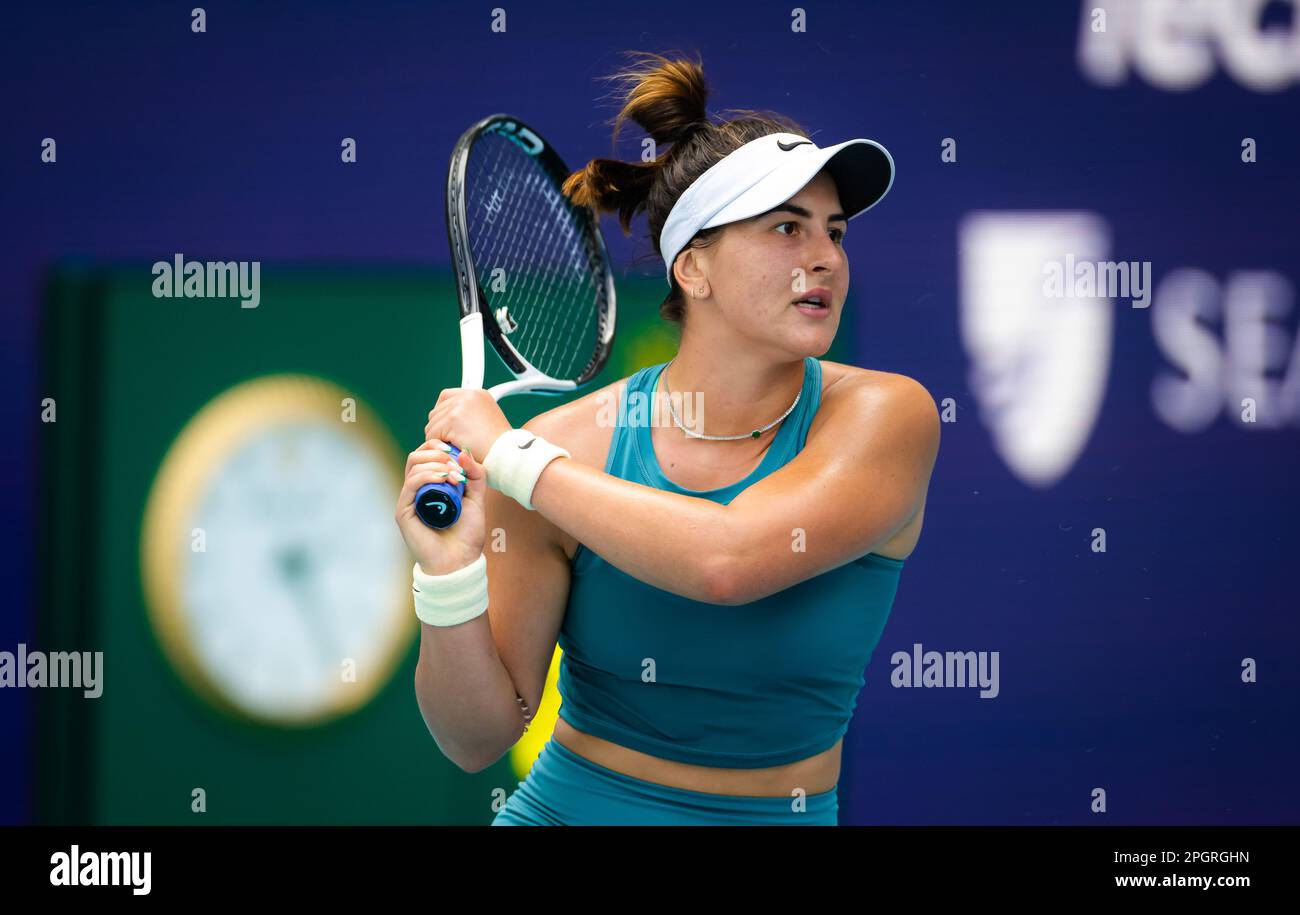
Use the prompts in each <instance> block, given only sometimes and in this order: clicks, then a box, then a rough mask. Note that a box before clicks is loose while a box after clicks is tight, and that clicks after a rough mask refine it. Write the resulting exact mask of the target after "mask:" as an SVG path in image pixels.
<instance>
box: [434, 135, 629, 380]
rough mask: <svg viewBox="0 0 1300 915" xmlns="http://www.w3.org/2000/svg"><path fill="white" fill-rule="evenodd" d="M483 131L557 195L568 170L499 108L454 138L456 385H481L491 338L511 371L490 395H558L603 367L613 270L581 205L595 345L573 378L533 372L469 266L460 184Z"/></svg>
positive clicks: (450, 184)
mask: <svg viewBox="0 0 1300 915" xmlns="http://www.w3.org/2000/svg"><path fill="white" fill-rule="evenodd" d="M489 131H491V132H499V133H504V134H506V135H507V136H508V137H509V138H510V139H511V140H513V141H514V142H515V143H517V144H518V145H519V146H520V147H521V148H523V149H524V150H525V151H527V152H528V153H529V154H530V155H533V156H535V157H537V160H538V163H539V164H540V165H541V166H542V167H543V169H545V170H546V172H547V174H548V175H549V176H550V178H551V179H552V183H553V185H554V187H555V192H556V193H557V194H558V193H560V190H559V185H560V184H561V183H562V182H563V181H564V179H565V178H567V177H568V175H569V174H570V173H569V170H568V167H567V166H566V165H565V164H564V160H563V159H561V158H560V155H559V153H557V152H556V151H555V150H554V149H552V148H551V146H550V145H549V144H547V143H546V141H545V140H543V139H542V137H541V134H539V133H538V132H537V131H535V130H533V129H532V128H531V127H529V126H528V125H527V124H525V123H524V122H523V121H521V120H520V119H518V118H516V117H514V116H513V115H509V114H504V113H498V114H492V115H488V116H487V117H485V118H483V119H482V120H480V121H477V122H476V123H474V124H473V125H472V126H470V128H469V129H468V130H466V131H465V132H464V133H463V134H462V135H461V137H460V139H459V140H457V141H456V146H455V148H454V149H453V150H452V155H451V167H450V168H448V170H447V191H446V197H445V204H446V216H447V240H448V243H449V245H450V246H451V262H452V269H453V270H454V271H455V274H456V296H457V299H458V301H459V303H460V312H461V317H460V345H461V387H465V388H482V387H483V377H484V371H485V368H486V366H485V365H484V358H483V351H484V345H483V344H484V341H486V342H488V343H491V345H492V348H493V349H494V350H495V351H496V353H497V355H498V356H500V357H501V361H502V362H504V363H505V366H506V368H507V369H508V370H509V371H510V373H511V374H512V375H514V376H515V378H514V379H513V380H511V381H503V382H501V383H500V384H496V385H493V386H492V387H491V388H489V389H488V393H489V394H491V395H492V398H493V399H494V400H500V399H501V398H502V397H505V396H507V395H510V394H554V395H559V394H564V393H567V392H569V391H573V390H576V389H578V388H580V387H582V386H583V385H585V384H587V383H588V382H589V381H591V380H592V379H593V378H595V377H596V375H597V374H598V373H599V372H600V370H601V369H602V368H603V367H604V365H605V362H606V360H607V359H608V358H609V353H610V350H611V349H612V348H613V345H614V325H615V292H614V272H613V269H612V267H611V265H610V261H609V252H608V250H607V249H606V247H605V239H604V237H603V236H602V235H601V232H600V222H599V218H598V217H597V215H596V214H595V213H593V212H591V211H590V210H587V212H586V214H585V215H584V216H582V217H581V218H585V219H589V220H590V225H589V229H590V231H586V232H583V237H584V238H585V239H586V241H587V243H588V244H589V245H590V246H591V250H589V251H588V256H589V257H594V259H595V260H596V262H597V263H599V264H601V265H602V270H601V273H602V274H603V278H602V281H603V283H604V287H605V288H604V293H605V301H606V303H607V305H606V307H605V308H604V309H602V310H601V311H600V312H599V313H598V314H597V321H598V326H597V329H596V348H595V350H594V351H593V353H592V355H591V358H590V360H589V361H588V363H587V366H586V368H584V370H583V372H582V374H581V375H580V376H579V377H578V378H577V379H557V378H552V377H550V376H549V375H546V374H544V373H543V372H541V371H539V370H538V369H537V368H535V367H534V366H533V365H532V364H531V363H529V362H528V360H527V359H525V358H524V357H523V355H522V354H520V352H519V350H518V349H516V348H515V346H514V344H512V343H511V342H510V340H509V339H508V338H507V336H506V334H505V333H504V332H503V331H502V329H501V325H500V323H499V322H498V321H497V318H496V315H495V314H493V313H492V311H491V310H490V309H485V308H484V307H483V305H484V302H486V301H487V296H486V295H485V294H484V293H483V289H482V287H480V286H479V284H478V278H477V275H476V274H475V271H474V258H473V252H472V251H471V249H470V243H469V220H468V216H467V214H466V212H465V205H466V204H465V193H464V187H465V175H466V169H467V167H468V162H469V152H470V149H471V148H472V147H473V145H474V141H475V140H476V139H477V138H478V137H479V135H480V134H483V133H486V132H489Z"/></svg>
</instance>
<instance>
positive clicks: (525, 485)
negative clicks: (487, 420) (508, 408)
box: [483, 429, 573, 511]
mask: <svg viewBox="0 0 1300 915" xmlns="http://www.w3.org/2000/svg"><path fill="white" fill-rule="evenodd" d="M558 457H573V455H571V454H569V452H567V451H565V450H564V449H563V448H561V447H559V446H558V445H552V444H551V443H550V442H548V441H547V440H546V439H544V438H542V437H541V436H540V435H538V434H537V433H536V432H529V431H528V430H527V429H511V430H510V431H508V432H503V433H501V435H499V436H497V440H496V441H495V442H493V443H492V447H491V449H489V450H488V453H487V456H486V457H485V458H483V467H484V468H485V469H486V470H487V484H488V485H489V486H491V487H492V488H493V489H495V490H497V491H498V492H501V493H504V494H505V495H507V496H509V497H510V498H512V499H514V500H515V501H516V502H518V503H519V504H520V505H522V506H523V507H524V508H526V509H528V510H529V511H535V510H536V509H534V508H533V502H532V498H533V487H535V486H536V485H537V478H538V477H540V476H541V475H542V471H543V470H545V469H546V465H547V464H549V463H551V461H553V460H555V459H556V458H558Z"/></svg>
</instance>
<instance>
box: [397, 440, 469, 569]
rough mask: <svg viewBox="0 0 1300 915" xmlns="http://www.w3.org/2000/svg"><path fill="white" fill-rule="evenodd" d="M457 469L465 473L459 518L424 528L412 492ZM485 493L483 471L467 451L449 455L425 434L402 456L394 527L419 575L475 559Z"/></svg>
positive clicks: (450, 477) (445, 479) (447, 479)
mask: <svg viewBox="0 0 1300 915" xmlns="http://www.w3.org/2000/svg"><path fill="white" fill-rule="evenodd" d="M458 461H459V463H458ZM457 471H461V472H463V473H464V475H465V477H466V480H465V493H464V496H463V497H462V499H461V506H460V517H459V518H457V519H456V523H455V524H453V525H451V526H450V527H444V528H432V527H429V526H428V525H427V524H425V523H424V522H423V521H421V520H420V518H419V516H418V515H416V513H415V494H416V493H417V492H419V490H420V487H421V486H423V485H424V484H426V483H456V482H459V475H457V473H456V472H457ZM486 497H487V471H486V470H485V469H484V468H483V465H482V464H480V463H479V462H478V461H477V460H476V459H475V458H474V456H473V455H472V454H470V453H469V452H466V451H462V452H461V453H460V454H459V455H458V456H457V458H452V456H451V454H450V453H449V452H448V451H447V443H446V442H443V441H441V440H439V439H431V440H430V441H427V442H425V443H424V444H423V445H421V446H420V447H419V448H417V449H416V450H415V451H412V452H411V453H410V454H409V455H407V458H406V480H405V481H404V482H403V484H402V491H401V493H400V494H399V495H398V497H397V514H396V519H397V527H398V529H399V530H400V531H401V532H402V539H403V540H405V541H406V547H407V549H409V550H410V551H411V553H412V555H414V556H415V559H416V561H417V562H418V563H419V564H420V569H421V570H422V571H423V572H424V574H426V575H446V574H448V573H449V572H454V571H456V570H457V569H461V568H464V567H465V566H467V565H469V564H470V563H472V562H474V561H476V560H477V559H478V557H479V555H480V554H481V553H482V552H483V543H484V540H485V539H486V523H487V516H486V514H485V513H484V504H485V501H486Z"/></svg>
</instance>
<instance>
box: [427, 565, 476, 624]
mask: <svg viewBox="0 0 1300 915" xmlns="http://www.w3.org/2000/svg"><path fill="white" fill-rule="evenodd" d="M411 594H412V596H413V597H414V598H415V615H416V616H418V617H419V618H420V619H421V620H423V621H424V622H426V623H428V624H429V625H430V626H459V625H460V624H461V623H464V622H467V621H468V620H472V619H473V618H474V617H476V616H479V615H480V614H482V613H483V612H484V611H485V610H487V605H488V588H487V556H486V555H484V554H483V553H479V554H478V559H476V560H474V561H473V562H471V563H470V564H469V565H467V566H464V567H463V568H460V569H456V570H455V571H454V572H448V573H447V574H446V575H426V574H424V572H423V571H422V570H421V569H420V564H419V563H418V562H417V563H416V564H415V565H414V566H412V567H411Z"/></svg>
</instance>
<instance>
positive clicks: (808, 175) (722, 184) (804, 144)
mask: <svg viewBox="0 0 1300 915" xmlns="http://www.w3.org/2000/svg"><path fill="white" fill-rule="evenodd" d="M823 168H826V169H827V170H828V171H830V173H831V177H832V178H833V179H834V180H835V186H836V188H837V189H838V190H839V195H840V205H841V209H842V210H843V212H844V215H845V217H846V218H848V219H852V218H853V217H854V216H857V215H859V214H861V213H865V212H866V211H867V210H869V209H871V208H872V207H873V206H875V205H876V204H877V203H879V202H880V200H881V198H882V197H884V196H885V194H887V193H889V188H890V187H891V186H892V185H893V183H894V160H893V158H892V157H891V156H890V155H889V150H887V149H885V147H883V146H881V145H880V144H879V143H877V142H876V141H875V140H846V141H845V142H843V143H839V144H836V145H835V146H828V147H826V148H825V149H822V148H820V147H818V146H817V145H816V144H815V143H813V141H812V140H810V139H808V138H807V137H801V136H799V135H798V134H793V133H772V134H768V135H767V136H765V137H759V138H758V139H757V140H751V141H750V142H748V143H746V144H745V145H744V146H742V147H740V148H739V149H737V150H735V151H733V152H731V153H730V154H728V155H727V156H725V157H724V158H723V159H721V160H720V161H718V162H716V163H714V164H713V165H712V166H710V168H709V169H708V171H706V172H705V173H704V174H702V175H700V177H698V178H696V179H695V181H694V182H692V183H691V186H690V187H688V188H687V189H686V190H685V191H684V192H683V193H682V195H681V196H680V197H678V198H677V202H676V203H675V204H673V208H672V211H671V212H669V214H668V220H667V221H666V222H665V223H664V228H663V231H662V232H660V233H659V250H660V251H661V252H662V253H663V256H664V265H665V266H666V267H667V268H668V272H667V277H668V283H669V285H672V280H673V261H675V260H676V259H677V255H678V254H680V253H681V251H682V249H683V248H685V247H686V245H687V244H688V243H689V242H690V240H691V239H692V238H694V237H695V233H696V232H699V231H700V230H701V229H711V228H713V227H714V226H721V225H726V224H727V223H729V222H737V221H739V220H741V219H749V218H750V217H752V216H758V215H760V214H762V213H766V212H767V211H768V210H770V209H772V208H773V207H775V206H779V205H780V204H782V203H785V202H786V201H787V200H789V199H790V198H791V197H793V196H794V195H795V194H797V193H799V191H800V190H802V189H803V187H804V185H806V184H807V183H808V182H809V181H811V180H812V179H813V178H815V177H817V174H818V172H820V171H821V170H822V169H823Z"/></svg>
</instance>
